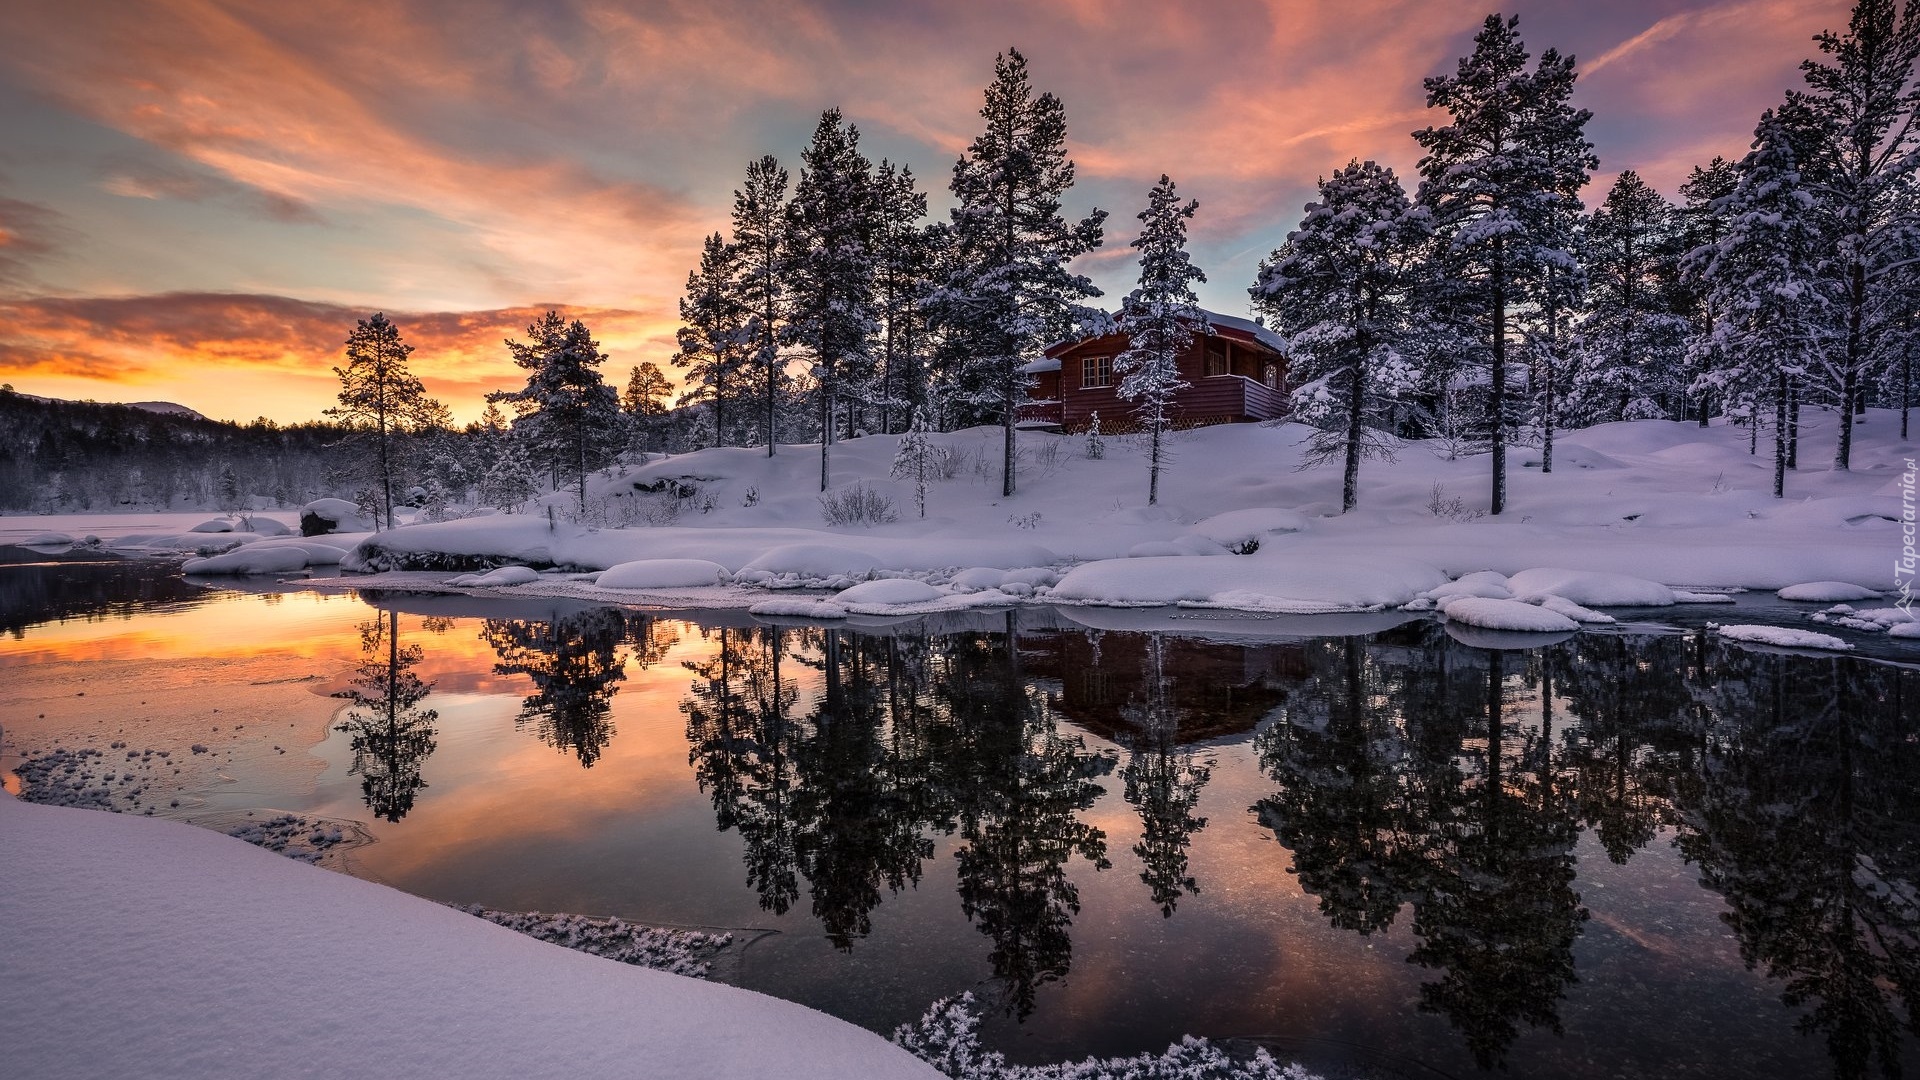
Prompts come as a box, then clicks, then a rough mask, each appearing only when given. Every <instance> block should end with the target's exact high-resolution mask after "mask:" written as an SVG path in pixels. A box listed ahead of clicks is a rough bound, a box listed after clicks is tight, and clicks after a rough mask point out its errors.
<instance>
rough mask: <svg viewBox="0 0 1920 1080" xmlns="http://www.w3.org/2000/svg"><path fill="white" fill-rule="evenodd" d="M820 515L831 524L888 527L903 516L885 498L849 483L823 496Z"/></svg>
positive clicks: (862, 486) (863, 486) (867, 488)
mask: <svg viewBox="0 0 1920 1080" xmlns="http://www.w3.org/2000/svg"><path fill="white" fill-rule="evenodd" d="M820 516H821V517H822V518H825V519H826V522H827V524H828V525H885V524H886V523H887V522H889V521H893V520H895V519H896V518H898V517H899V516H900V515H899V514H898V513H897V512H895V510H894V508H893V500H892V499H890V498H888V497H887V496H886V495H884V494H882V493H880V492H878V491H875V490H874V489H873V488H871V487H868V486H867V485H866V484H850V485H848V486H847V487H844V488H841V489H840V490H839V491H829V492H826V493H825V494H823V495H821V496H820Z"/></svg>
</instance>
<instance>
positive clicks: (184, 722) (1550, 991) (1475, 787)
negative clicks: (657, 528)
mask: <svg viewBox="0 0 1920 1080" xmlns="http://www.w3.org/2000/svg"><path fill="white" fill-rule="evenodd" d="M4 562H5V560H4V559H0V563H4ZM12 562H13V564H12V565H4V564H0V633H4V635H5V636H4V637H0V680H4V682H3V683H0V685H6V686H8V687H10V688H11V689H9V690H8V691H7V692H6V693H5V694H4V696H0V725H4V728H5V742H4V745H3V746H0V755H3V756H0V765H3V766H5V767H9V768H10V767H11V766H12V765H14V764H15V763H17V762H18V761H19V760H20V759H21V756H22V755H23V754H28V755H30V754H34V753H38V752H42V751H44V750H45V749H47V748H48V747H50V746H52V745H54V744H55V743H61V744H63V745H66V746H69V747H74V746H83V745H93V746H105V745H107V744H108V741H109V740H114V741H123V742H125V743H126V744H127V746H129V747H131V748H133V749H136V750H139V749H146V748H155V749H168V750H171V751H173V752H176V753H178V754H179V755H180V757H181V759H183V760H184V761H186V762H187V763H188V766H187V767H185V768H184V769H183V771H182V773H181V774H179V775H178V776H176V777H173V778H172V779H171V782H172V783H173V784H174V785H175V787H176V788H177V789H178V790H177V791H172V792H167V791H162V792H160V793H159V794H160V795H161V796H162V797H160V798H158V799H157V800H156V799H155V798H154V797H153V796H152V795H149V796H148V797H147V798H148V801H147V803H146V805H148V806H151V807H153V808H154V809H155V810H156V812H157V813H158V814H160V815H161V816H171V817H178V818H183V819H193V820H196V821H198V822H199V823H202V824H213V823H216V822H219V821H222V820H232V819H233V817H234V815H240V814H244V813H245V812H247V811H255V812H260V811H265V810H268V809H272V810H284V811H292V812H296V813H300V814H304V815H308V816H313V817H325V818H334V819H340V820H351V821H357V822H359V823H361V828H362V831H363V832H364V834H366V835H367V836H369V837H370V838H371V842H370V843H366V844H364V845H361V846H358V847H355V848H353V849H352V850H351V851H350V852H349V853H348V855H347V857H346V859H345V865H346V867H347V868H348V869H350V870H351V871H352V872H354V873H358V874H362V875H364V876H366V877H369V878H373V879H376V880H380V881H384V882H387V883H390V884H392V885H394V886H397V887H399V888H402V889H405V890H407V891H409V892H412V893H416V894H419V895H422V896H427V897H431V898H433V899H436V900H444V901H450V902H459V903H479V904H484V905H486V906H488V907H493V908H502V909H509V910H545V911H570V912H580V913H586V914H594V915H618V916H621V917H623V918H627V919H630V920H634V921H640V922H652V923H660V924H668V925H684V926H713V927H724V928H728V929H731V930H733V931H734V932H735V936H736V941H737V942H750V944H745V945H744V947H740V948H738V951H737V956H735V957H734V958H733V960H732V962H730V963H729V964H727V965H724V966H723V967H722V968H721V969H720V970H721V972H722V975H723V977H724V978H726V979H728V980H729V981H734V982H738V983H739V984H741V985H744V986H747V987H750V988H753V989H757V990H762V991H765V992H768V993H771V994H776V995H778V996H781V997H785V998H791V999H793V1000H796V1001H800V1002H804V1003H806V1004H808V1005H812V1006H815V1007H817V1008H820V1009H823V1010H825V1011H827V1012H830V1013H833V1014H836V1015H839V1016H842V1017H845V1018H847V1019H849V1020H852V1021H854V1022H856V1023H859V1024H862V1025H865V1026H867V1027H870V1028H873V1029H876V1030H882V1031H885V1030H889V1029H891V1027H892V1026H894V1025H896V1024H899V1023H902V1022H904V1021H907V1020H910V1019H913V1018H914V1017H916V1016H918V1015H919V1013H920V1012H921V1011H922V1010H923V1009H924V1008H925V1006H926V1005H927V1004H928V1003H929V1002H931V1001H932V1000H933V999H935V998H938V997H942V996H947V995H952V994H957V993H959V992H961V991H966V990H971V991H973V992H974V994H975V995H976V997H977V998H979V999H980V1000H981V1001H982V1003H983V1006H984V1008H985V1011H986V1012H987V1015H988V1020H987V1022H986V1024H985V1025H984V1027H983V1034H984V1035H985V1037H986V1040H987V1041H988V1042H989V1044H990V1045H992V1046H994V1047H996V1048H999V1049H1002V1050H1005V1051H1006V1052H1007V1053H1008V1054H1009V1055H1010V1056H1012V1057H1014V1058H1015V1059H1016V1060H1023V1061H1050V1060H1061V1059H1064V1058H1069V1057H1079V1056H1084V1055H1087V1054H1103V1055H1104V1054H1123V1053H1135V1052H1138V1051H1141V1050H1149V1049H1159V1048H1161V1047H1164V1046H1165V1044H1166V1043H1167V1042H1169V1041H1171V1040H1173V1039H1177V1038H1178V1037H1179V1036H1181V1035H1183V1034H1186V1033H1193V1034H1201V1035H1207V1036H1210V1037H1214V1038H1216V1039H1233V1038H1242V1039H1252V1040H1258V1041H1260V1042H1261V1043H1262V1044H1264V1045H1267V1046H1270V1047H1272V1048H1273V1049H1274V1050H1275V1051H1276V1052H1277V1053H1278V1054H1279V1055H1281V1056H1282V1057H1283V1058H1293V1059H1298V1060H1301V1061H1303V1062H1306V1063H1308V1064H1309V1065H1311V1066H1313V1067H1316V1068H1319V1069H1323V1070H1327V1071H1328V1072H1329V1073H1331V1074H1334V1075H1370V1076H1383V1077H1394V1076H1405V1077H1436V1076H1456V1077H1462V1076H1474V1075H1478V1074H1481V1073H1482V1071H1483V1070H1487V1069H1504V1070H1506V1071H1507V1072H1508V1073H1509V1074H1511V1075H1516V1076H1556V1077H1558V1076H1565V1077H1596V1078H1597V1077H1619V1076H1632V1077H1638V1076H1653V1075H1660V1076H1680V1077H1773V1076H1781V1077H1787V1076H1828V1075H1834V1076H1847V1077H1852V1076H1869V1075H1880V1074H1883V1073H1885V1072H1888V1071H1889V1070H1892V1074H1896V1075H1897V1074H1898V1071H1899V1070H1901V1069H1903V1068H1904V1069H1906V1070H1909V1071H1912V1070H1914V1069H1915V1068H1916V1067H1917V1066H1916V1063H1917V1062H1920V1057H1917V1056H1916V1055H1917V1054H1920V1046H1917V1045H1916V1040H1915V1038H1914V1035H1913V1033H1912V1032H1913V1022H1914V1015H1915V1014H1914V1008H1915V1005H1916V1004H1920V942H1917V937H1920V673H1916V672H1915V671H1913V670H1910V669H1908V668H1906V667H1903V666H1900V665H1898V664H1894V663H1888V662H1885V661H1880V660H1872V659H1865V658H1858V657H1852V656H1836V657H1825V656H1808V655H1792V654H1788V653H1784V652H1778V651H1766V650H1756V649H1751V648H1746V647H1737V646H1733V645H1728V644H1723V643H1721V642H1719V641H1717V640H1715V639H1713V638H1711V637H1709V636H1708V635H1706V634H1704V633H1701V632H1697V631H1693V632H1688V631H1660V630H1655V629H1652V628H1647V627H1640V628H1638V629H1634V628H1629V629H1627V630H1623V631H1620V632H1614V633H1595V632H1587V633H1582V634H1580V635H1578V636H1575V637H1572V638H1569V639H1566V640H1564V641H1560V642H1557V643H1553V644H1548V645H1544V646H1541V647H1535V648H1516V649H1490V648H1481V647H1475V646H1473V645H1469V644H1466V643H1463V642H1460V641H1456V640H1454V639H1452V638H1450V637H1449V636H1448V635H1447V633H1446V632H1445V630H1444V628H1442V627H1440V626H1439V625H1437V624H1436V623H1434V622H1431V621H1427V620H1418V621H1413V622H1407V623H1404V624H1401V625H1397V626H1389V625H1386V622H1382V623H1381V624H1380V627H1381V628H1378V629H1374V630H1372V631H1371V632H1368V633H1364V634H1357V635H1354V636H1345V637H1324V638H1301V637H1279V636H1271V635H1266V636H1263V635H1261V634H1259V633H1257V632H1246V631H1245V628H1244V627H1242V628H1241V630H1240V631H1238V632H1234V633H1222V632H1214V633H1210V634H1206V635H1203V636H1191V634H1190V632H1187V631H1181V632H1175V631H1171V630H1163V631H1146V630H1139V629H1115V628H1108V629H1101V628H1099V627H1097V626H1095V625H1088V624H1086V623H1085V622H1081V621H1077V620H1088V621H1089V622H1097V621H1098V620H1099V615H1098V614H1097V613H1095V614H1093V615H1088V614H1086V613H1063V612H1055V611H1050V610H1044V609H1025V610H1021V611H1019V612H1014V613H995V614H990V615H971V616H967V617H965V618H956V619H950V620H948V621H939V622H926V621H916V622H902V623H899V624H897V625H891V626H871V627H860V628H849V627H838V628H836V627H824V626H797V625H772V624H767V623H763V622H760V621H757V620H754V619H752V618H749V617H748V616H746V615H744V614H741V613H687V612H676V613H649V612H638V611H631V610H622V609H617V608H609V607H596V606H590V605H584V604H574V603H566V602H555V603H546V602H542V603H540V604H539V605H538V606H527V605H525V604H523V603H509V602H504V601H479V600H471V599H465V598H451V597H431V596H406V595H393V594H372V593H360V594H354V593H331V594H329V593H319V592H311V591H297V590H296V591H282V592H275V591H238V590H235V589H232V588H213V587H203V586H202V585H198V584H194V583H185V582H181V581H180V580H179V579H178V577H177V576H176V575H174V574H173V573H172V572H171V570H170V569H169V568H167V567H165V566H164V565H155V564H147V563H92V562H85V561H78V562H56V561H49V560H38V561H36V560H32V559H28V558H26V557H23V556H20V554H19V553H18V552H17V551H16V552H15V553H14V555H13V557H12ZM229 584H230V583H229ZM253 588H256V589H259V588H263V587H262V586H253ZM264 588H268V589H269V590H270V589H274V588H280V587H278V586H266V587H264ZM1387 621H1388V622H1390V621H1391V620H1387ZM1172 625H1176V626H1177V625H1181V624H1177V623H1176V624H1172ZM316 718H317V719H316ZM188 742H195V743H200V744H204V746H205V753H203V754H188V753H187V752H186V751H187V746H186V744H187V743H188ZM195 763H198V767H195ZM8 781H9V786H10V787H11V788H13V789H14V790H17V789H18V782H17V780H16V779H15V778H13V777H11V776H9V777H8ZM167 796H171V797H167ZM175 800H177V801H178V803H179V805H178V806H173V805H169V803H171V802H173V801H175ZM223 815H224V817H223Z"/></svg>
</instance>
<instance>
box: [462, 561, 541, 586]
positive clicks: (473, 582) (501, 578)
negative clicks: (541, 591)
mask: <svg viewBox="0 0 1920 1080" xmlns="http://www.w3.org/2000/svg"><path fill="white" fill-rule="evenodd" d="M539 580H540V572H539V571H538V570H535V569H534V568H533V567H531V566H503V567H501V568H499V569H498V570H489V571H487V572H486V573H484V574H461V575H460V576H459V577H457V578H454V579H453V580H452V581H449V582H447V584H449V585H452V586H454V587H455V588H460V589H469V588H472V589H486V588H491V587H493V586H495V585H525V584H527V583H528V582H533V581H539Z"/></svg>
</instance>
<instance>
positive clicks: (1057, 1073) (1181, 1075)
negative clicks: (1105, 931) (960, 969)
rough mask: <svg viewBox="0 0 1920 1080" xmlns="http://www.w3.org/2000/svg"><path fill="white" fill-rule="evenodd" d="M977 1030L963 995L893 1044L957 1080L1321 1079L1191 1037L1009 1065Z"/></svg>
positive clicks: (906, 1028) (908, 1027)
mask: <svg viewBox="0 0 1920 1080" xmlns="http://www.w3.org/2000/svg"><path fill="white" fill-rule="evenodd" d="M979 1027H980V1017H979V1016H978V1015H976V1014H975V1013H974V1011H973V995H972V994H962V995H960V996H959V997H958V998H943V999H941V1000H939V1001H936V1002H934V1003H933V1005H932V1006H931V1007H929V1008H928V1009H927V1012H926V1015H924V1016H922V1017H921V1018H920V1019H919V1020H918V1021H916V1022H914V1023H911V1024H905V1025H902V1026H901V1027H900V1028H898V1029H897V1030H895V1031H894V1033H893V1041H894V1043H895V1044H897V1045H898V1046H900V1047H901V1048H902V1049H904V1050H906V1051H907V1052H908V1053H910V1054H912V1055H913V1056H915V1057H917V1058H919V1059H920V1060H922V1061H924V1062H926V1063H927V1064H929V1065H932V1066H933V1067H934V1068H936V1069H938V1070H940V1071H941V1072H942V1073H945V1074H946V1075H948V1076H950V1077H953V1078H954V1080H1319V1078H1318V1077H1315V1076H1314V1075H1313V1074H1312V1073H1309V1072H1307V1071H1306V1070H1305V1069H1303V1068H1301V1067H1300V1066H1298V1065H1282V1064H1280V1063H1279V1062H1277V1061H1275V1060H1273V1057H1272V1056H1271V1055H1269V1054H1268V1053H1267V1052H1266V1051H1265V1050H1258V1051H1256V1052H1255V1053H1254V1055H1253V1057H1251V1058H1249V1059H1247V1060H1244V1061H1236V1060H1234V1059H1233V1058H1232V1057H1230V1056H1228V1054H1227V1052H1226V1051H1224V1050H1222V1049H1220V1048H1219V1047H1217V1046H1215V1045H1213V1044H1212V1043H1210V1042H1208V1041H1207V1040H1205V1039H1196V1038H1193V1037H1192V1036H1188V1037H1187V1038H1185V1039H1182V1040H1181V1041H1180V1042H1177V1043H1174V1044H1173V1045H1172V1046H1169V1047H1167V1049H1166V1051H1165V1052H1164V1053H1160V1054H1139V1055H1136V1056H1134V1057H1125V1058H1087V1059H1086V1060H1085V1061H1069V1062H1062V1063H1061V1064H1058V1065H1009V1064H1007V1059H1006V1057H1005V1055H1002V1054H999V1053H997V1052H993V1051H988V1050H982V1049H981V1048H980V1036H979V1033H978V1029H979Z"/></svg>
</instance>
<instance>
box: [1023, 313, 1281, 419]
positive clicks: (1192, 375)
mask: <svg viewBox="0 0 1920 1080" xmlns="http://www.w3.org/2000/svg"><path fill="white" fill-rule="evenodd" d="M1207 321H1208V323H1209V325H1210V326H1211V328H1212V330H1213V332H1212V333H1211V334H1208V335H1206V336H1204V337H1203V336H1201V335H1198V334H1196V335H1195V336H1194V339H1193V344H1192V345H1191V346H1190V347H1189V348H1188V349H1187V351H1186V352H1185V353H1183V354H1181V356H1180V360H1179V365H1180V377H1181V379H1182V380H1184V381H1185V382H1186V383H1187V384H1188V385H1187V386H1186V387H1185V388H1184V389H1182V390H1181V391H1180V392H1179V393H1177V394H1176V395H1174V399H1173V417H1172V420H1173V424H1174V425H1175V426H1177V427H1198V426H1201V425H1203V424H1239V423H1250V422H1253V421H1256V420H1273V419H1277V418H1279V417H1281V416H1284V415H1286V413H1287V412H1288V405H1287V357H1286V346H1285V343H1284V342H1282V341H1281V340H1280V336H1279V335H1278V334H1275V333H1274V332H1273V331H1271V330H1269V329H1267V328H1266V327H1264V326H1260V325H1258V324H1257V323H1252V322H1249V321H1247V320H1246V319H1236V318H1234V317H1233V316H1231V315H1219V314H1215V313H1214V312H1211V311H1209V312H1207ZM1126 348H1127V338H1126V335H1124V334H1107V335H1105V336H1102V337H1095V338H1082V339H1080V340H1078V341H1062V342H1059V343H1057V344H1055V345H1052V346H1049V347H1048V349H1047V351H1046V355H1045V357H1044V358H1043V359H1040V360H1036V361H1034V362H1033V363H1031V364H1028V365H1027V367H1026V371H1027V373H1028V374H1029V375H1031V376H1032V377H1033V379H1034V385H1033V387H1032V388H1031V389H1030V390H1029V391H1028V402H1027V404H1025V405H1023V406H1021V409H1020V417H1019V421H1020V426H1021V427H1028V428H1047V429H1053V430H1059V431H1084V430H1086V428H1087V425H1088V424H1089V423H1090V422H1091V420H1092V418H1093V414H1094V413H1096V412H1097V413H1099V414H1100V427H1101V429H1102V430H1104V431H1125V430H1128V429H1130V428H1132V427H1134V426H1136V425H1137V423H1138V421H1137V419H1136V417H1135V415H1134V410H1135V408H1136V407H1137V406H1136V405H1135V403H1134V402H1131V401H1127V400H1125V399H1123V398H1121V397H1120V394H1119V385H1120V376H1119V374H1118V373H1117V372H1115V371H1114V369H1113V360H1114V357H1116V356H1119V355H1120V354H1121V353H1123V352H1125V351H1126Z"/></svg>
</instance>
